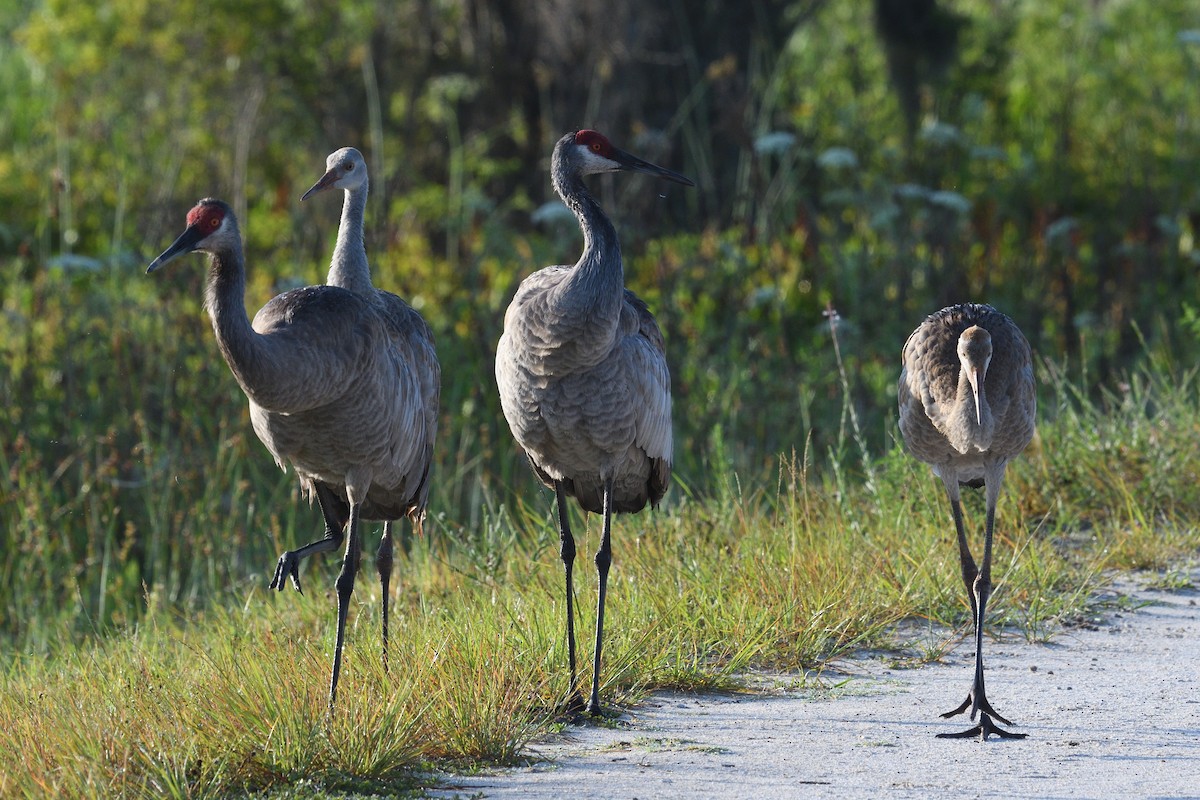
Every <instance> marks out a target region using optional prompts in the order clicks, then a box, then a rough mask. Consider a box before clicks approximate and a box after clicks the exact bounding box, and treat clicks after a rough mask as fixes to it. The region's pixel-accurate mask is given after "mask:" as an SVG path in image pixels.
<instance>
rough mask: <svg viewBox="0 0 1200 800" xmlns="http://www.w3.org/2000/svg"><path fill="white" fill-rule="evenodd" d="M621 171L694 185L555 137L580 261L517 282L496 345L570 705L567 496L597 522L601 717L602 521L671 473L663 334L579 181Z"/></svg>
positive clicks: (574, 704) (586, 138) (583, 136)
mask: <svg viewBox="0 0 1200 800" xmlns="http://www.w3.org/2000/svg"><path fill="white" fill-rule="evenodd" d="M622 170H630V171H634V172H644V173H646V174H648V175H654V176H656V177H659V178H665V179H667V180H670V181H674V182H676V183H682V184H684V185H685V186H693V185H694V184H693V183H692V182H691V181H690V180H688V179H687V178H685V177H683V176H682V175H680V174H678V173H676V172H672V171H671V170H668V169H663V168H662V167H658V166H655V165H653V164H650V163H647V162H645V161H643V160H641V159H640V158H637V157H636V156H632V155H630V154H629V153H626V152H624V151H623V150H619V149H617V148H616V147H614V146H613V145H612V144H611V143H609V141H608V139H606V138H605V137H604V136H602V135H601V134H599V133H597V132H596V131H589V130H582V131H578V132H576V133H568V134H567V135H565V136H563V137H562V138H561V139H559V140H558V143H557V144H556V145H555V147H554V155H553V158H552V161H551V180H552V183H553V185H554V190H555V191H556V192H557V193H558V195H559V197H561V198H562V200H563V202H564V203H566V205H567V207H568V208H570V209H571V211H573V212H574V214H575V216H576V217H577V218H578V220H579V225H580V227H581V228H582V229H583V254H582V255H581V256H580V257H579V260H578V261H577V262H576V263H575V264H574V265H572V266H554V267H546V268H545V269H542V270H539V271H537V272H535V273H533V274H532V275H530V276H529V277H528V278H526V279H525V280H523V281H522V282H521V285H520V287H519V288H518V289H517V293H516V296H515V297H514V298H513V300H512V303H511V304H510V305H509V307H508V311H507V313H506V314H505V315H504V334H503V335H502V336H501V337H500V342H499V344H498V345H497V349H496V382H497V384H498V385H499V389H500V401H501V405H502V406H503V408H504V416H505V418H506V419H507V420H508V425H509V427H510V428H511V429H512V433H513V437H514V438H515V439H516V440H517V444H519V445H520V446H521V447H522V448H523V449H524V451H525V454H526V455H527V456H528V458H529V463H530V464H531V465H532V466H533V470H534V472H535V473H536V474H537V476H538V478H540V479H541V481H542V482H543V483H545V484H546V485H547V486H551V487H553V488H554V495H555V498H556V504H557V507H558V525H559V534H560V537H561V549H560V556H561V558H562V562H563V566H564V568H565V571H566V606H567V654H568V660H569V663H570V671H571V702H570V706H571V709H572V710H574V709H577V708H578V707H579V706H580V705H582V699H581V698H580V696H579V693H578V688H577V684H576V672H575V622H574V606H573V602H574V601H573V589H572V582H571V575H572V566H573V564H574V560H575V539H574V538H573V537H572V535H571V528H570V525H569V523H568V520H567V517H568V514H567V506H566V502H567V496H568V495H570V496H572V497H574V498H575V499H576V501H578V503H579V505H580V506H581V507H582V508H583V509H584V510H586V511H590V512H592V513H596V514H603V516H604V524H603V530H602V533H601V538H600V549H599V550H598V551H597V552H596V569H597V572H598V575H599V579H600V585H599V597H598V599H597V605H596V647H595V650H594V653H593V665H592V694H591V700H590V702H589V703H588V705H587V710H588V712H589V713H590V714H599V713H600V648H601V643H602V641H603V636H604V601H605V596H606V593H607V587H608V571H609V566H610V565H611V563H612V546H611V542H610V534H611V528H612V514H613V512H636V511H641V510H642V509H643V508H644V507H645V506H646V503H647V502H649V503H650V504H651V505H656V504H657V503H658V501H659V500H661V499H662V496H663V494H664V493H665V492H666V490H667V483H668V482H669V480H670V476H671V378H670V373H669V372H668V369H667V360H666V356H665V354H664V350H663V337H662V332H661V331H659V328H658V324H657V323H656V322H655V321H654V316H653V315H652V314H651V313H650V310H649V309H648V308H647V306H646V304H645V303H644V302H642V300H640V299H639V298H638V297H637V296H636V295H634V294H633V292H631V291H629V290H627V289H626V288H625V283H624V271H623V267H622V264H621V249H620V246H619V245H618V243H617V233H616V231H615V230H614V229H613V226H612V223H611V222H609V220H608V217H606V216H605V215H604V212H603V211H601V209H600V205H599V203H597V202H596V200H595V199H594V198H593V197H592V195H591V194H590V193H589V192H588V190H587V188H586V187H585V186H584V183H583V177H584V176H585V175H593V174H596V173H601V172H619V171H622Z"/></svg>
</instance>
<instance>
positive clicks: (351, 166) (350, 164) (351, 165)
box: [345, 161, 354, 172]
mask: <svg viewBox="0 0 1200 800" xmlns="http://www.w3.org/2000/svg"><path fill="white" fill-rule="evenodd" d="M345 169H346V172H349V171H350V170H352V169H354V162H353V161H347V162H346V167H345Z"/></svg>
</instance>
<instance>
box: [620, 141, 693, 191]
mask: <svg viewBox="0 0 1200 800" xmlns="http://www.w3.org/2000/svg"><path fill="white" fill-rule="evenodd" d="M609 158H611V159H612V160H613V161H616V162H617V163H618V164H620V165H621V167H622V168H623V169H627V170H630V171H632V172H644V173H646V174H647V175H653V176H654V177H656V178H665V179H667V180H669V181H674V182H675V183H682V184H683V185H684V186H695V185H696V184H695V183H693V182H692V179H691V178H685V177H684V176H682V175H680V174H679V173H678V172H673V171H671V170H669V169H667V168H665V167H660V166H658V165H657V164H651V163H650V162H649V161H643V160H642V159H640V158H638V157H637V156H635V155H633V154H632V153H626V152H625V151H624V150H621V149H619V148H616V147H614V148H613V149H612V152H611V153H610V154H609Z"/></svg>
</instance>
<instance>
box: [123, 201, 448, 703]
mask: <svg viewBox="0 0 1200 800" xmlns="http://www.w3.org/2000/svg"><path fill="white" fill-rule="evenodd" d="M195 251H200V252H204V253H207V254H208V256H209V268H208V277H207V280H206V284H205V302H204V305H205V308H206V309H207V311H208V314H209V317H210V318H211V319H212V324H213V330H214V331H215V332H216V335H217V346H218V347H219V349H220V351H221V355H222V356H224V358H225V362H226V363H227V364H228V365H229V368H230V370H232V372H233V375H234V378H235V379H236V380H237V382H238V385H239V386H241V388H242V391H244V392H245V393H246V397H247V399H248V400H249V402H250V421H251V423H252V424H253V426H254V432H255V433H256V434H258V438H259V439H261V440H262V442H263V444H264V445H266V447H267V449H268V450H270V451H271V455H273V456H274V457H275V461H276V463H278V464H279V465H280V466H281V467H282V468H285V469H286V468H287V467H289V466H290V467H292V468H293V469H294V470H295V471H296V474H297V475H298V476H299V478H300V485H301V487H302V489H303V491H304V493H305V494H306V495H308V496H310V497H311V496H313V495H315V496H316V497H317V499H318V500H319V502H320V503H321V509H322V512H323V513H324V516H325V521H326V525H327V527H329V528H331V529H332V530H335V531H340V530H341V529H342V528H343V526H345V527H346V530H347V537H346V538H347V541H346V552H345V557H344V558H343V559H342V568H341V572H340V574H339V575H338V578H337V583H336V586H337V595H338V618H337V639H336V644H335V647H334V656H333V672H332V674H331V676H330V680H329V706H330V710H331V711H332V709H333V704H334V700H335V699H336V697H337V684H338V674H339V673H340V671H341V663H342V648H343V644H344V642H345V632H346V615H347V612H348V610H349V606H350V595H351V593H352V592H353V591H354V577H355V574H356V573H357V572H358V562H359V552H360V550H361V542H360V538H359V523H360V521H361V520H364V519H373V520H378V519H382V520H393V519H399V518H400V517H402V516H413V515H417V514H419V513H420V510H421V509H422V508H423V506H424V503H425V497H426V495H427V493H428V486H427V481H428V474H429V473H428V464H429V461H428V457H427V456H426V454H425V453H426V450H427V449H428V444H427V436H426V434H425V431H424V426H425V414H424V408H423V404H422V402H421V391H422V388H421V384H420V382H419V381H418V380H417V379H416V377H415V375H414V374H413V370H412V368H411V366H410V365H409V364H408V363H407V362H406V360H405V358H404V356H403V350H402V349H401V348H400V347H398V346H397V343H396V341H395V336H394V334H393V331H392V329H391V326H390V324H389V322H388V320H387V318H386V315H385V314H384V313H381V312H380V310H379V308H378V307H377V306H376V304H375V303H373V302H372V300H371V298H369V297H365V296H363V295H359V294H356V293H354V292H350V291H347V290H346V289H342V288H340V287H336V286H306V287H304V288H300V289H294V290H292V291H289V292H285V293H283V294H281V295H278V296H277V297H274V298H272V299H271V300H270V302H268V303H267V304H266V305H265V306H263V307H262V308H261V309H260V310H259V312H258V313H257V314H256V315H255V316H254V321H253V322H251V321H250V320H248V319H247V318H246V305H245V297H244V295H245V287H246V273H245V260H244V257H243V255H242V239H241V234H240V232H239V230H238V224H237V220H236V218H235V217H234V215H233V211H232V210H231V209H230V207H229V206H228V205H227V204H225V203H223V202H221V201H220V200H213V199H211V198H207V199H204V200H201V201H200V202H199V203H197V204H196V206H195V207H194V208H192V210H191V211H189V212H188V215H187V228H186V229H185V230H184V232H183V233H182V234H180V235H179V238H178V239H176V240H175V242H174V244H172V245H171V246H170V247H168V248H167V249H166V250H165V251H164V252H163V253H162V255H160V256H159V257H158V258H156V259H154V261H153V262H151V264H150V266H149V267H148V268H147V270H146V271H147V272H154V271H155V270H157V269H159V268H160V267H162V266H163V265H165V264H167V263H168V262H170V261H172V260H173V259H175V258H177V257H178V256H180V255H183V254H184V253H191V252H195ZM343 510H344V511H345V513H344V518H343V515H342V511H343ZM325 549H328V548H325ZM307 554H308V553H305V555H307ZM292 574H293V577H295V575H294V573H292Z"/></svg>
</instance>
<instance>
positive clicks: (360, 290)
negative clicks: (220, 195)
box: [271, 147, 442, 669]
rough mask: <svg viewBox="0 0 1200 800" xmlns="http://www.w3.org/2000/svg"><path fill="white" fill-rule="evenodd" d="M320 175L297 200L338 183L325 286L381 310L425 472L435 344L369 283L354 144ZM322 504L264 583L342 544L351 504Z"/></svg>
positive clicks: (384, 541)
mask: <svg viewBox="0 0 1200 800" xmlns="http://www.w3.org/2000/svg"><path fill="white" fill-rule="evenodd" d="M325 167H326V170H325V174H324V175H322V176H321V179H320V180H318V181H317V182H316V183H315V184H313V186H312V188H310V189H309V190H308V191H307V192H305V193H304V195H303V196H302V197H301V198H300V199H301V201H303V200H307V199H308V198H309V197H311V196H313V195H314V194H317V193H319V192H323V191H326V190H329V189H343V190H345V199H344V200H343V201H342V219H341V224H340V225H339V226H338V236H337V244H336V245H335V246H334V248H333V258H332V259H331V261H330V263H329V277H328V278H326V282H327V283H328V284H329V285H330V286H340V287H341V288H343V289H348V290H349V291H352V292H354V293H355V294H357V295H359V296H360V297H363V298H365V299H366V300H367V301H368V302H370V303H371V304H372V305H373V306H374V307H375V308H376V310H377V311H378V312H379V313H380V315H381V316H382V319H383V321H384V324H385V326H386V327H387V329H388V333H389V334H390V336H391V343H392V346H393V347H395V349H396V354H397V355H398V356H399V357H400V358H401V359H402V360H403V361H404V363H406V364H408V365H409V368H410V369H411V371H412V374H413V377H414V378H415V379H416V382H417V384H418V387H419V391H418V392H417V393H416V395H415V396H414V397H413V398H412V400H413V402H414V403H416V404H417V405H418V406H419V408H420V410H421V411H422V412H423V416H424V421H423V424H422V425H421V426H420V427H419V430H417V431H414V432H413V433H414V435H417V434H420V435H421V436H423V440H422V444H423V447H422V449H421V452H420V454H419V455H418V463H417V464H414V465H413V468H414V469H416V468H419V469H420V470H422V471H424V472H426V473H427V472H428V471H429V467H430V462H431V461H432V459H433V444H434V439H435V438H436V436H437V423H438V402H439V396H440V393H441V380H442V377H441V376H442V370H441V366H440V365H439V364H438V359H437V351H436V349H435V348H434V343H433V331H431V330H430V328H429V326H428V325H427V324H426V323H425V320H424V319H422V318H421V315H420V314H418V313H417V312H416V311H415V310H413V308H412V307H411V306H410V305H409V304H408V303H406V302H404V301H403V300H401V299H400V298H399V297H397V296H396V295H394V294H392V293H391V292H385V291H384V290H382V289H376V288H375V287H374V286H373V285H372V283H371V270H370V266H369V265H368V263H367V248H366V246H365V245H364V242H363V217H364V213H365V211H366V207H367V192H368V189H369V181H368V180H367V164H366V161H365V160H364V159H363V157H362V154H361V153H359V152H358V150H356V149H354V148H353V147H343V148H341V149H340V150H336V151H334V152H333V153H330V154H329V156H328V158H326V159H325ZM428 494H429V482H428V481H425V482H424V484H423V485H422V491H421V495H420V497H419V498H417V500H418V502H417V503H416V505H415V506H414V507H413V509H412V510H411V511H410V512H409V516H410V517H411V518H412V521H413V526H414V527H415V528H418V529H419V528H420V526H421V522H422V519H423V518H424V515H425V502H426V498H427V497H428ZM318 501H319V502H320V503H321V511H322V513H323V515H324V517H325V536H324V537H323V538H321V539H318V540H316V541H314V542H310V543H309V544H307V545H305V546H304V547H301V548H300V549H298V550H289V551H288V552H286V553H284V554H283V555H281V556H280V557H279V563H278V565H277V566H276V568H275V576H274V577H273V578H272V579H271V588H272V589H277V590H279V591H283V588H284V587H285V586H286V585H287V579H288V578H289V577H290V578H291V579H292V585H294V586H295V587H296V590H297V591H300V575H299V567H300V561H301V560H302V559H304V558H306V557H308V556H310V555H313V554H315V553H323V552H326V551H328V550H334V549H336V548H338V547H340V546H341V545H342V539H343V533H342V531H343V528H344V527H345V524H346V520H347V519H348V518H349V513H350V507H349V505H348V504H347V503H346V502H345V501H344V500H342V499H341V498H331V499H328V500H326V499H321V495H318ZM392 553H393V544H392V520H390V519H389V520H386V521H384V524H383V536H382V538H381V539H380V540H379V550H378V551H377V553H376V556H375V567H376V569H377V571H378V572H379V585H380V588H381V594H382V597H383V605H382V609H381V612H380V628H381V630H382V637H383V666H384V669H387V657H388V604H389V601H390V598H389V591H390V583H391V575H392Z"/></svg>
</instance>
